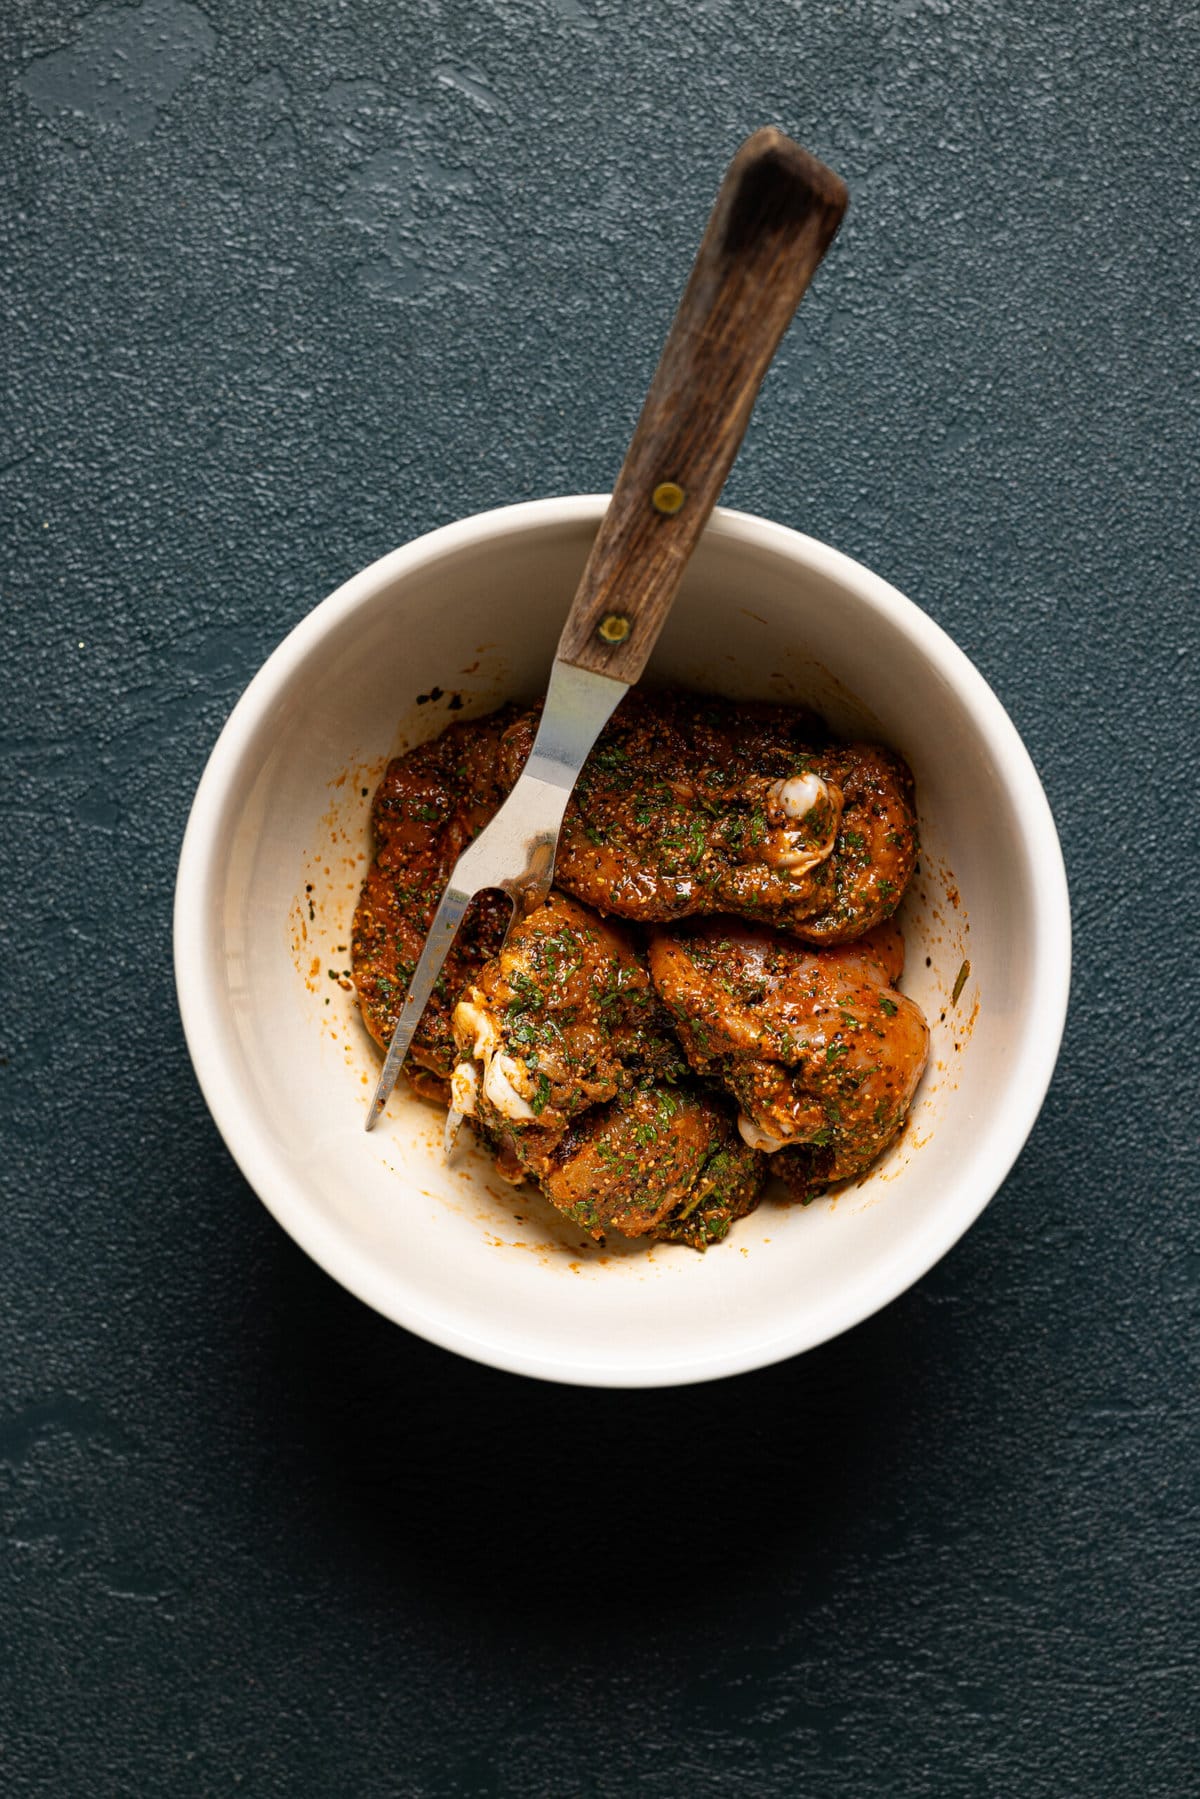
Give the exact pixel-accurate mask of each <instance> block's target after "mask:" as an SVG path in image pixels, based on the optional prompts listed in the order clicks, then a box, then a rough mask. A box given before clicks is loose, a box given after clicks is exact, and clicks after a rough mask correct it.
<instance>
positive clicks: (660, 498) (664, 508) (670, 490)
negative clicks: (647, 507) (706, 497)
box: [650, 481, 687, 518]
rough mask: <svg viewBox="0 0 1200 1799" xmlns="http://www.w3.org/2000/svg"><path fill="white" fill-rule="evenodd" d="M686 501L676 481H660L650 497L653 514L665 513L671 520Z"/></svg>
mask: <svg viewBox="0 0 1200 1799" xmlns="http://www.w3.org/2000/svg"><path fill="white" fill-rule="evenodd" d="M686 499H687V495H686V494H685V493H684V491H683V489H682V487H680V485H679V483H678V481H660V482H659V484H658V486H657V487H656V488H655V489H654V492H653V493H652V494H651V495H650V504H651V505H652V506H653V508H654V510H655V512H665V513H666V515H667V517H668V518H671V517H672V516H673V515H674V514H675V513H676V512H678V511H679V508H680V507H681V506H682V505H683V502H684V501H685V500H686Z"/></svg>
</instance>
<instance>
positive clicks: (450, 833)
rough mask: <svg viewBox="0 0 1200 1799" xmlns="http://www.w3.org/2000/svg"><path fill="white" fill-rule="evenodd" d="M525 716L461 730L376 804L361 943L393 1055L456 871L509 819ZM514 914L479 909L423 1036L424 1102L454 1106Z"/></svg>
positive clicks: (392, 767) (459, 942)
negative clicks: (502, 810) (460, 1020)
mask: <svg viewBox="0 0 1200 1799" xmlns="http://www.w3.org/2000/svg"><path fill="white" fill-rule="evenodd" d="M519 710H520V709H519V708H518V707H515V706H506V707H504V709H503V710H502V711H500V712H494V713H493V714H492V715H491V716H490V717H489V718H481V719H475V720H471V721H469V722H467V723H465V724H454V725H451V726H450V727H449V729H448V730H446V731H443V732H442V734H441V736H440V737H435V738H433V739H431V740H430V741H429V742H428V743H422V744H419V745H418V746H417V748H416V749H414V750H410V751H409V753H408V754H407V755H406V756H398V757H397V758H396V759H395V760H394V761H392V762H390V763H389V764H388V767H387V770H386V772H385V774H384V776H383V779H382V781H381V782H380V783H379V786H378V788H377V789H376V791H375V797H374V799H373V801H372V805H371V825H372V829H373V831H374V834H375V842H376V854H375V859H374V861H373V862H372V863H371V866H370V868H369V869H368V871H367V876H366V879H365V881H364V882H363V888H362V893H361V895H360V897H359V902H358V908H357V911H356V912H355V914H354V927H353V936H352V940H351V952H352V958H353V960H352V966H353V972H354V983H355V986H356V987H357V989H358V1000H359V1010H360V1011H361V1013H362V1017H363V1021H364V1023H365V1024H366V1027H367V1029H368V1030H369V1031H370V1033H371V1035H372V1037H374V1039H375V1041H376V1042H377V1043H378V1044H380V1045H381V1046H382V1047H384V1048H386V1047H387V1045H388V1044H389V1043H390V1041H391V1038H392V1033H393V1031H394V1030H395V1028H396V1021H397V1019H398V1017H399V1015H400V1008H401V1006H402V1005H403V1003H404V995H405V993H406V992H407V990H408V983H409V981H410V980H411V979H412V973H413V969H414V968H415V967H416V964H417V958H418V956H419V955H420V953H421V947H422V945H423V943H424V941H425V934H426V932H427V931H428V929H429V926H430V925H431V923H432V922H433V915H434V912H435V911H436V910H437V903H438V901H439V899H440V898H441V896H442V889H443V888H444V887H445V885H446V880H447V877H448V876H449V873H450V870H451V869H452V868H453V867H454V864H455V862H456V861H457V860H458V857H459V855H460V854H461V852H462V851H463V850H464V849H465V848H466V846H467V844H468V843H470V841H471V839H472V838H473V837H476V836H477V835H478V834H479V832H480V831H481V830H482V829H483V827H484V825H485V824H487V822H488V820H489V819H490V818H491V817H492V816H493V814H494V813H495V812H496V811H497V809H498V807H499V806H500V804H501V801H502V800H503V799H504V797H505V795H506V794H507V792H508V790H509V788H510V787H511V785H512V782H513V780H515V779H516V774H517V773H519V768H517V769H516V770H515V771H514V770H513V769H512V761H511V756H510V757H509V758H507V759H506V761H505V762H504V763H502V762H501V758H500V753H499V752H500V742H501V738H502V736H503V733H504V731H505V729H506V728H507V727H508V726H509V725H510V724H511V723H512V721H513V719H514V718H515V717H516V716H517V715H518V713H519ZM510 912H511V908H510V906H509V903H508V901H507V900H506V899H504V898H503V897H502V896H501V895H500V894H491V893H485V894H481V895H480V896H479V898H478V899H476V900H475V901H474V902H473V903H472V905H471V908H470V910H469V911H468V913H467V915H466V918H465V919H464V920H463V924H462V927H461V929H460V931H459V933H458V937H457V939H456V940H455V943H454V947H453V948H452V949H451V951H450V954H449V956H448V957H447V958H446V963H445V966H444V967H443V969H442V973H441V977H440V979H439V981H438V984H437V986H436V988H435V989H434V992H433V997H432V998H431V999H430V1001H429V1004H428V1005H427V1006H426V1008H425V1012H424V1014H423V1016H422V1018H421V1022H420V1023H419V1024H418V1026H417V1030H416V1035H415V1036H414V1038H413V1042H412V1048H411V1049H410V1051H409V1055H408V1061H407V1062H406V1064H405V1072H406V1074H407V1075H408V1077H409V1080H410V1082H411V1083H412V1085H413V1086H414V1087H415V1088H416V1090H417V1092H418V1093H421V1094H423V1095H425V1097H427V1098H431V1099H439V1100H441V1101H442V1103H443V1104H445V1103H446V1101H447V1099H448V1096H449V1086H448V1083H449V1079H450V1074H451V1071H452V1069H453V1067H454V1061H455V1050H454V1039H453V1035H452V1033H451V1029H450V1015H451V1012H452V1011H453V1009H454V1002H455V1000H456V999H457V998H458V995H459V993H460V992H461V991H462V989H463V987H464V986H465V985H466V984H467V982H468V981H470V980H471V979H472V977H473V976H474V975H475V973H476V971H477V970H478V969H479V968H480V967H481V966H482V965H483V963H484V962H486V961H487V960H488V958H489V957H491V956H494V955H495V954H496V953H497V951H498V950H499V948H500V945H501V942H502V941H503V938H504V932H505V930H506V928H507V925H508V921H509V916H510Z"/></svg>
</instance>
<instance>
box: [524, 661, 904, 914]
mask: <svg viewBox="0 0 1200 1799" xmlns="http://www.w3.org/2000/svg"><path fill="white" fill-rule="evenodd" d="M536 726H537V716H536V714H530V715H529V716H527V717H526V718H523V719H520V720H518V721H517V722H516V723H515V724H514V725H513V727H512V728H511V729H510V730H509V731H508V733H507V735H506V739H505V746H504V753H505V757H506V759H508V760H509V761H510V762H511V765H512V766H513V767H517V766H519V765H520V764H521V763H522V762H523V761H524V758H525V756H526V755H527V754H528V752H529V747H530V744H531V743H532V739H533V733H534V731H535V730H536ZM916 856H917V826H916V812H915V809H914V801H913V788H912V777H911V775H910V774H909V771H908V769H907V767H906V766H905V764H904V762H903V761H902V760H901V759H900V757H899V756H896V755H894V754H893V753H892V752H891V751H890V750H886V749H881V748H879V747H878V746H876V745H873V744H832V743H830V742H829V741H828V738H827V735H826V733H825V731H824V728H823V727H822V726H821V725H820V724H819V722H818V721H817V720H815V719H814V718H813V716H812V715H811V714H810V713H807V712H804V711H801V710H799V709H797V708H795V707H787V706H754V705H734V704H733V703H732V702H731V701H728V700H721V699H714V698H709V697H707V696H704V695H701V694H687V693H669V694H647V693H643V692H642V691H641V690H640V689H635V690H634V691H633V692H632V693H630V694H629V696H628V697H627V698H626V699H624V700H623V701H622V702H621V704H620V706H619V707H618V709H617V711H616V712H615V713H614V715H613V717H612V719H611V720H610V721H609V723H608V724H607V725H606V727H605V729H604V730H603V732H602V733H601V735H600V738H599V740H598V741H597V744H596V747H595V749H594V750H593V751H592V753H591V755H590V756H589V757H588V760H587V762H586V764H585V765H584V769H583V772H582V774H581V775H580V777H579V780H578V782H577V783H576V787H575V792H574V794H573V795H572V798H571V801H570V804H569V805H568V807H567V812H566V817H565V819H564V822H563V829H562V834H561V836H560V838H559V846H558V859H557V863H556V873H555V880H556V883H557V885H558V886H559V887H561V888H565V889H566V890H567V892H569V893H573V894H575V895H576V897H577V898H579V899H582V900H585V901H586V902H587V903H588V904H589V905H591V906H594V907H595V908H596V910H597V911H599V912H604V913H615V914H616V915H617V916H618V917H621V918H629V919H636V920H638V921H640V922H644V923H649V922H654V921H665V920H670V919H676V918H683V917H687V916H689V915H690V914H694V913H712V912H732V913H736V914H739V915H741V916H745V917H749V918H754V919H762V920H763V921H764V922H766V923H770V924H776V925H781V926H786V927H787V928H788V929H789V930H791V931H793V932H794V933H795V934H796V935H797V936H799V937H802V938H804V939H805V940H807V941H810V942H814V943H841V942H845V941H847V940H849V939H851V938H854V937H858V936H861V934H862V933H863V932H864V931H866V930H868V929H869V928H870V927H871V926H872V925H875V924H878V923H879V922H880V921H881V920H882V919H884V918H887V917H889V916H890V915H891V913H892V912H894V911H895V909H896V907H897V906H898V905H899V903H900V900H901V897H902V896H903V893H904V889H905V887H906V886H907V884H908V881H909V878H910V876H911V874H912V871H913V866H914V864H915V862H916Z"/></svg>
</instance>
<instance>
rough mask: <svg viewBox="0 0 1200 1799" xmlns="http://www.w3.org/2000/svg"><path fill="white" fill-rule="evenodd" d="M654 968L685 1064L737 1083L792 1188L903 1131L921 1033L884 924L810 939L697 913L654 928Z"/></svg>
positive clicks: (925, 1045) (816, 1186)
mask: <svg viewBox="0 0 1200 1799" xmlns="http://www.w3.org/2000/svg"><path fill="white" fill-rule="evenodd" d="M649 959H650V971H651V974H652V976H653V978H654V983H655V985H656V986H657V988H658V990H659V992H660V993H661V995H662V997H663V999H664V1000H665V1001H666V1003H667V1005H668V1006H669V1007H670V1009H671V1011H672V1012H673V1013H674V1015H675V1018H676V1028H677V1030H678V1032H679V1036H680V1039H681V1041H682V1043H683V1046H684V1049H685V1050H686V1052H687V1057H688V1060H689V1062H690V1063H691V1065H692V1067H693V1068H694V1069H695V1070H696V1071H697V1072H698V1073H700V1074H703V1075H710V1076H715V1077H716V1078H718V1079H719V1080H720V1081H722V1082H723V1083H724V1084H725V1086H727V1087H728V1088H729V1090H730V1091H731V1092H732V1093H733V1094H734V1096H735V1098H736V1099H737V1101H738V1104H739V1106H740V1108H741V1116H740V1117H739V1120H738V1125H739V1129H740V1130H741V1133H742V1136H743V1138H744V1140H745V1141H746V1142H747V1143H749V1144H751V1145H752V1146H753V1147H754V1148H756V1149H761V1150H765V1151H768V1152H778V1153H773V1155H772V1168H773V1170H774V1171H775V1172H776V1173H777V1174H779V1175H780V1176H781V1178H782V1179H783V1180H785V1181H786V1182H787V1183H788V1185H789V1186H790V1187H792V1188H793V1190H794V1191H795V1192H796V1193H797V1194H798V1195H799V1196H800V1197H801V1198H811V1197H812V1196H813V1195H814V1194H815V1193H817V1192H819V1191H820V1190H821V1189H822V1188H823V1187H824V1186H826V1185H827V1184H828V1183H829V1182H831V1181H837V1180H843V1179H845V1178H846V1177H847V1176H849V1175H853V1174H858V1173H860V1172H861V1171H862V1170H863V1169H865V1168H867V1167H868V1166H869V1165H870V1164H871V1163H872V1162H873V1161H874V1160H875V1158H876V1157H877V1156H878V1155H879V1154H880V1152H881V1151H882V1150H883V1149H885V1148H886V1146H887V1144H888V1143H889V1142H890V1141H891V1140H892V1138H893V1137H894V1136H895V1135H896V1133H897V1132H898V1131H899V1129H900V1127H901V1125H902V1124H903V1122H904V1119H905V1117H906V1116H907V1113H908V1108H909V1106H910V1104H911V1103H912V1098H913V1095H914V1093H915V1092H916V1089H917V1083H918V1082H919V1081H920V1078H921V1075H922V1072H923V1071H924V1067H925V1061H926V1057H927V1055H928V1050H929V1032H928V1029H927V1027H926V1024H925V1020H924V1018H923V1017H922V1015H921V1012H920V1010H919V1008H918V1007H917V1006H916V1005H914V1004H913V1002H912V1000H910V999H908V998H906V996H905V995H904V994H902V993H899V992H897V990H896V988H895V986H894V985H893V983H894V981H895V980H897V979H898V978H899V975H900V973H901V971H902V969H903V965H904V943H903V939H902V937H901V935H900V932H899V930H898V928H897V927H896V926H895V925H893V924H886V925H882V926H879V927H877V928H876V929H875V930H874V931H872V932H871V933H870V934H869V935H868V936H866V937H863V938H861V939H860V940H859V941H858V942H857V943H854V944H850V945H847V946H844V947H842V948H833V949H820V950H814V949H812V948H810V947H808V946H806V945H804V944H802V943H798V942H797V941H796V940H795V939H794V938H791V937H788V936H785V935H783V934H782V933H780V932H776V931H770V930H766V929H763V928H762V927H761V926H755V925H748V924H745V923H742V922H740V921H737V920H734V919H729V918H724V919H704V920H703V921H697V922H695V923H692V924H687V925H681V926H678V927H675V928H673V929H669V930H668V929H659V930H655V931H652V932H651V934H650V949H649Z"/></svg>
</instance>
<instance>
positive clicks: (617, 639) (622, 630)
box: [596, 612, 633, 643]
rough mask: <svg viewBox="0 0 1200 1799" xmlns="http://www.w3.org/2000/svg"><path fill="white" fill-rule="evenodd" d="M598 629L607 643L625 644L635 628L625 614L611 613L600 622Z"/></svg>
mask: <svg viewBox="0 0 1200 1799" xmlns="http://www.w3.org/2000/svg"><path fill="white" fill-rule="evenodd" d="M596 629H597V631H598V632H599V633H600V635H601V637H603V639H604V641H605V643H624V641H625V639H626V638H627V637H628V636H629V633H630V631H632V629H633V626H632V625H631V624H630V622H629V620H628V619H627V618H626V617H625V616H624V614H623V613H620V612H610V613H609V614H608V616H607V618H602V619H601V620H600V623H599V624H598V625H597V626H596Z"/></svg>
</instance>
